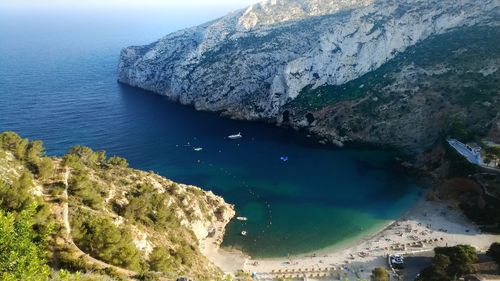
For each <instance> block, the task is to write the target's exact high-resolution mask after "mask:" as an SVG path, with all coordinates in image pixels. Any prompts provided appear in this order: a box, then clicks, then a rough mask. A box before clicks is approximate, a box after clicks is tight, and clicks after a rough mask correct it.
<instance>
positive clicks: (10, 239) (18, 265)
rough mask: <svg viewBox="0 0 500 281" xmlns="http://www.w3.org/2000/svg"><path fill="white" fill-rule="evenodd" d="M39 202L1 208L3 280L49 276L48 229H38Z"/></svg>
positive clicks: (39, 280)
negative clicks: (17, 208) (11, 209)
mask: <svg viewBox="0 0 500 281" xmlns="http://www.w3.org/2000/svg"><path fill="white" fill-rule="evenodd" d="M36 209H37V206H36V205H35V204H32V205H29V206H26V207H25V208H24V209H23V210H22V211H20V212H5V211H3V210H0V253H2V254H1V255H0V280H3V281H16V280H33V281H42V280H48V276H49V274H50V268H49V266H48V265H47V252H46V247H47V238H48V232H41V231H39V230H37V229H36V227H35V224H36V221H35V219H34V218H35V216H36V212H37V211H36Z"/></svg>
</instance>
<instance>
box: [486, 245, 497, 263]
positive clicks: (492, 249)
mask: <svg viewBox="0 0 500 281" xmlns="http://www.w3.org/2000/svg"><path fill="white" fill-rule="evenodd" d="M486 254H487V255H488V256H489V257H490V258H492V259H493V260H494V261H495V262H496V263H497V264H498V265H499V266H500V243H498V242H495V243H493V244H491V246H490V248H489V249H488V251H487V252H486Z"/></svg>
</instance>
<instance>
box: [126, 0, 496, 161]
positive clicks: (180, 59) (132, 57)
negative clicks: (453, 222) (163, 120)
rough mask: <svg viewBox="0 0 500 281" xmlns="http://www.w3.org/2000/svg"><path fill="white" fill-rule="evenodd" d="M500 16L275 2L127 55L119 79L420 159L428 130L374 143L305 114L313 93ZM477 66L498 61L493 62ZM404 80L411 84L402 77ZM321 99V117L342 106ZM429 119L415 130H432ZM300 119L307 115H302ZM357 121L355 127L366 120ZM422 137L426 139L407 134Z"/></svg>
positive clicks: (380, 0) (458, 6)
mask: <svg viewBox="0 0 500 281" xmlns="http://www.w3.org/2000/svg"><path fill="white" fill-rule="evenodd" d="M499 18H500V1H498V0H485V1H475V0H459V1H451V0H445V1H443V0H439V1H438V0H425V1H409V0H340V1H332V0H269V1H264V2H262V3H260V4H256V5H253V6H251V7H249V8H247V9H246V10H241V11H238V12H234V13H232V14H229V15H227V16H225V17H223V18H220V19H218V20H215V21H212V22H209V23H206V24H204V25H201V26H198V27H193V28H190V29H186V30H182V31H179V32H176V33H173V34H170V35H167V36H165V37H164V38H162V39H160V40H159V41H157V42H155V43H152V44H150V45H147V46H140V47H129V48H126V49H124V50H123V51H122V53H121V57H120V62H119V67H118V80H119V81H120V82H122V83H126V84H129V85H131V86H135V87H140V88H143V89H146V90H150V91H153V92H155V93H158V94H161V95H166V96H168V97H170V98H172V99H173V100H176V101H179V102H181V103H183V104H192V105H194V106H195V107H196V108H197V109H200V110H209V111H221V112H223V113H224V114H226V115H229V116H231V117H233V118H240V119H260V120H270V121H276V122H278V123H288V124H290V125H292V126H296V127H307V128H309V129H310V130H311V131H313V132H316V133H318V134H321V135H324V136H327V137H328V138H329V139H330V140H332V141H334V142H337V143H342V142H344V141H349V140H361V141H370V142H376V143H382V144H394V145H397V146H402V147H405V148H408V149H409V150H413V151H415V150H419V149H422V148H425V147H427V146H428V145H429V143H432V142H433V141H434V140H435V138H433V137H431V138H429V139H428V140H426V141H423V140H419V139H421V138H424V136H425V135H424V133H425V130H423V129H422V130H420V133H421V134H420V135H417V136H415V137H407V136H403V137H401V139H400V140H394V139H391V137H390V136H389V135H387V134H384V133H383V132H380V134H379V135H380V137H369V138H367V136H365V133H366V130H374V131H375V132H379V129H377V127H376V126H375V127H364V125H363V124H360V126H361V127H363V128H359V129H358V130H357V132H355V133H353V132H351V130H350V128H344V129H341V128H337V127H339V125H342V123H345V122H347V123H349V122H350V120H351V119H352V118H351V117H348V116H347V117H345V116H344V117H339V116H338V115H337V116H336V117H337V119H336V120H335V121H332V120H331V118H330V117H332V116H331V110H329V111H328V110H323V111H321V112H320V114H319V115H318V114H315V113H314V112H304V109H306V108H307V106H304V104H307V103H308V101H311V102H316V101H315V100H316V99H315V96H314V95H310V93H311V92H315V91H317V90H318V89H321V88H324V87H328V86H339V85H345V84H347V83H349V82H351V81H355V80H357V79H360V78H362V77H364V76H365V75H369V74H371V73H373V72H375V71H376V70H379V69H380V68H381V67H382V66H384V65H386V64H387V63H388V62H391V61H393V60H394V58H396V57H398V56H408V50H409V49H410V48H412V47H415V46H418V45H419V44H421V43H423V42H426V41H428V40H430V39H431V38H435V37H436V36H439V35H443V34H447V33H449V32H451V31H456V30H464V32H466V30H469V31H471V29H467V28H472V27H490V28H491V29H493V30H497V29H498V26H499V23H500V20H499ZM458 34H460V31H459V32H458ZM429 55H431V56H433V55H435V54H432V53H431V54H429ZM424 57H425V56H424ZM442 59H445V57H443V58H442ZM478 59H480V60H482V61H485V62H486V61H490V58H489V57H488V54H483V56H481V57H478ZM497 65H498V64H497V62H495V61H494V63H493V66H494V67H496V66H497ZM403 66H406V68H405V69H402V68H401V69H400V70H405V71H408V69H409V68H408V67H409V65H407V64H404V65H403V64H401V65H399V67H403ZM492 69H493V68H492ZM465 71H466V72H467V69H465ZM424 72H425V71H424ZM431 72H432V71H431ZM495 72H497V70H496V68H495V71H493V73H495ZM398 79H399V81H403V82H404V81H406V80H407V79H406V77H405V76H404V75H403V74H401V76H400V78H398ZM419 81H420V82H423V80H419ZM417 86H418V85H417ZM496 86H498V84H496ZM497 89H498V87H497ZM365 90H367V89H365ZM307 93H309V95H307ZM322 94H324V95H328V96H329V99H327V100H328V101H327V102H328V103H323V104H320V105H319V106H318V107H317V108H315V110H316V111H318V110H319V109H320V108H321V107H325V108H330V109H333V108H335V104H337V101H336V97H339V91H336V90H335V91H328V92H324V91H323V92H322ZM316 95H317V94H316ZM304 97H306V98H304ZM358 97H359V96H358ZM393 98H394V99H399V97H393ZM297 99H300V100H301V101H303V102H301V103H297V102H296V100H297ZM342 99H345V97H343V98H342ZM304 101H305V102H304ZM339 106H340V105H339ZM342 108H343V107H342ZM337 109H339V108H338V107H337V108H336V109H335V110H337ZM426 111H427V109H423V110H422V111H421V113H422V116H421V118H417V119H416V120H415V121H414V122H413V121H411V122H410V123H416V125H418V126H422V127H423V126H425V125H426V124H428V123H429V117H428V115H427V113H426ZM297 112H300V113H301V114H302V113H305V114H304V115H301V116H298V115H295V116H293V113H297ZM353 114H354V115H356V113H350V114H349V115H353ZM402 114H403V115H404V114H405V113H402ZM358 115H359V117H360V118H355V119H367V116H366V115H362V114H358ZM410 119H411V118H410ZM283 121H285V122H283ZM344 121H345V122H344ZM316 123H320V125H321V124H322V126H320V127H319V128H317V127H315V126H316ZM400 125H401V126H403V125H404V124H400ZM404 126H406V125H404ZM443 126H444V125H443ZM340 127H342V126H340ZM391 129H395V128H391ZM442 129H444V127H440V130H437V131H441V130H442ZM360 131H365V133H359V132H360ZM413 133H417V134H418V133H419V132H418V131H415V130H410V131H408V132H407V133H406V135H411V134H413ZM438 133H439V132H437V133H436V134H438Z"/></svg>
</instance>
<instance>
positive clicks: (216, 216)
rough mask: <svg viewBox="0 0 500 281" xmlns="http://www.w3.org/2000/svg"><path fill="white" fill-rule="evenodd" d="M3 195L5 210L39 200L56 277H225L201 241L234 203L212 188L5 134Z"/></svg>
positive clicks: (38, 227) (0, 154)
mask: <svg viewBox="0 0 500 281" xmlns="http://www.w3.org/2000/svg"><path fill="white" fill-rule="evenodd" d="M0 195H1V196H0V197H1V200H0V211H5V212H8V213H13V214H17V213H19V212H22V211H23V210H25V209H29V206H31V205H32V204H36V205H37V207H36V210H37V212H38V213H37V214H36V216H35V217H34V218H33V219H34V220H35V221H36V224H35V226H34V228H35V232H36V233H45V232H50V233H51V239H48V243H47V244H48V245H47V246H48V248H47V254H46V255H44V256H47V257H48V259H47V264H49V265H50V266H51V267H52V269H53V270H54V271H55V273H54V274H53V275H55V276H58V274H59V275H61V274H62V275H64V274H65V273H64V272H65V271H69V272H78V271H79V272H84V273H85V272H87V273H89V274H90V275H91V273H92V272H95V273H99V274H101V275H102V276H101V277H97V276H94V277H89V279H82V280H111V278H106V276H115V277H120V278H117V279H118V280H124V279H123V278H121V277H124V278H126V280H128V279H130V278H132V279H134V280H135V279H136V278H142V279H141V280H144V279H145V278H149V279H147V280H176V279H177V278H178V277H180V276H189V277H190V278H196V280H221V279H222V278H223V274H222V272H221V271H220V269H218V268H217V267H216V266H215V265H213V264H212V263H211V262H210V261H209V260H208V259H207V258H206V257H205V256H203V255H202V253H201V252H200V247H199V245H200V243H201V242H202V241H203V240H204V239H205V238H206V237H207V236H208V235H209V232H212V231H220V230H213V229H214V228H215V227H216V226H222V228H221V229H223V226H225V225H226V224H227V223H228V222H229V220H230V219H231V218H232V217H233V216H234V209H233V206H232V205H229V204H227V203H225V202H224V200H223V199H222V198H220V197H218V196H215V195H214V194H213V193H211V192H206V191H203V190H201V189H199V188H197V187H194V186H187V185H183V184H178V183H175V182H172V181H170V180H168V179H165V178H163V177H161V176H158V175H156V174H154V173H151V172H144V171H139V170H134V169H131V168H128V167H127V162H126V160H125V159H123V158H119V157H109V158H108V157H106V155H105V153H104V152H102V151H99V152H94V151H92V150H90V149H89V148H86V147H74V148H72V149H71V150H70V152H69V153H68V154H66V155H65V156H64V157H63V158H49V157H46V156H45V155H44V152H43V146H42V144H41V142H39V141H34V142H29V141H28V140H26V139H22V138H20V137H19V136H17V135H16V134H14V133H12V132H6V133H2V134H0ZM44 229H50V230H47V231H42V230H44ZM5 239H10V238H9V237H5ZM0 243H1V241H0ZM26 270H27V269H24V270H22V271H26ZM61 270H62V271H61ZM7 272H8V270H7ZM141 276H142V277H141ZM31 277H33V278H34V277H35V276H31ZM37 277H38V278H39V279H36V280H47V277H46V276H45V277H43V276H37ZM9 280H10V279H9ZM12 280H13V279H12ZM54 280H70V279H64V278H62V277H60V279H58V278H56V277H54ZM71 280H73V279H71ZM75 280H76V279H75ZM78 280H80V279H78Z"/></svg>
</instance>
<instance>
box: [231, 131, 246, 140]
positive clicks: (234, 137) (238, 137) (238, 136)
mask: <svg viewBox="0 0 500 281" xmlns="http://www.w3.org/2000/svg"><path fill="white" fill-rule="evenodd" d="M242 137H243V136H242V135H241V133H237V134H234V135H230V136H228V138H229V139H232V140H236V139H241V138H242Z"/></svg>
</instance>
